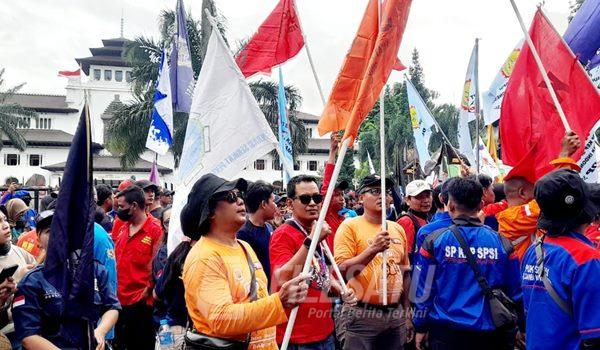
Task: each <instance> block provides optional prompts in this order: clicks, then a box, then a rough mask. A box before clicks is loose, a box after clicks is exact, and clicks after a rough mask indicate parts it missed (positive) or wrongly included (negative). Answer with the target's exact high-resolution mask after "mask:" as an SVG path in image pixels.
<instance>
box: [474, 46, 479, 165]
mask: <svg viewBox="0 0 600 350" xmlns="http://www.w3.org/2000/svg"><path fill="white" fill-rule="evenodd" d="M473 73H474V75H475V113H476V114H475V134H476V135H477V136H476V137H475V144H476V145H477V148H476V152H475V153H476V154H475V156H476V157H477V158H476V159H477V162H476V163H477V174H479V172H480V171H481V164H480V163H481V161H480V160H479V128H480V124H481V123H480V117H481V110H480V109H479V38H475V68H474V72H473Z"/></svg>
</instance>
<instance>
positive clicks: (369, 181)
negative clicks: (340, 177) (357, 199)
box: [357, 174, 394, 194]
mask: <svg viewBox="0 0 600 350" xmlns="http://www.w3.org/2000/svg"><path fill="white" fill-rule="evenodd" d="M380 185H381V176H379V175H377V174H372V175H367V176H365V178H364V179H362V181H361V182H360V186H358V191H357V192H358V193H359V194H360V193H361V192H362V191H363V190H364V189H365V188H367V187H379V186H380ZM392 187H394V181H392V179H390V178H389V177H388V178H386V179H385V188H386V189H391V188H392Z"/></svg>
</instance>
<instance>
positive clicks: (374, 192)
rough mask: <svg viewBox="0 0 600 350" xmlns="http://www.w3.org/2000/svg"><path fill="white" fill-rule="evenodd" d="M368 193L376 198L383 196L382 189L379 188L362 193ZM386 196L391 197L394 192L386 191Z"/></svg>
mask: <svg viewBox="0 0 600 350" xmlns="http://www.w3.org/2000/svg"><path fill="white" fill-rule="evenodd" d="M367 192H368V193H370V194H372V195H374V196H379V195H381V188H379V187H375V188H368V189H366V190H363V191H362V192H361V193H367ZM385 194H387V195H391V194H392V190H386V191H385Z"/></svg>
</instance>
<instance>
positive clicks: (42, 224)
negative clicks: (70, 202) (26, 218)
mask: <svg viewBox="0 0 600 350" xmlns="http://www.w3.org/2000/svg"><path fill="white" fill-rule="evenodd" d="M53 217H54V209H50V210H44V211H42V212H41V213H39V214H38V215H37V217H36V218H35V223H36V225H35V228H36V231H37V232H38V234H39V233H40V232H42V231H43V230H45V229H47V228H48V227H50V224H52V218H53Z"/></svg>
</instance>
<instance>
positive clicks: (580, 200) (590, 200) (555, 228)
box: [534, 169, 600, 234]
mask: <svg viewBox="0 0 600 350" xmlns="http://www.w3.org/2000/svg"><path fill="white" fill-rule="evenodd" d="M599 186H600V185H598V184H588V183H586V182H585V181H583V179H582V178H581V176H579V174H578V173H577V172H575V171H573V170H569V169H560V170H556V171H553V172H551V173H549V174H547V175H545V176H544V177H542V178H541V179H539V180H538V181H537V182H536V184H535V189H534V194H535V200H536V201H537V203H538V204H539V206H540V209H541V214H540V216H539V218H538V228H540V229H545V230H549V231H550V232H549V233H550V234H553V233H554V234H561V233H564V232H565V231H566V230H572V229H574V228H577V227H578V226H580V225H582V224H585V223H589V222H591V221H592V220H593V219H594V217H595V216H596V215H597V214H598V212H600V187H599Z"/></svg>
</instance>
